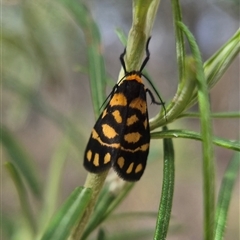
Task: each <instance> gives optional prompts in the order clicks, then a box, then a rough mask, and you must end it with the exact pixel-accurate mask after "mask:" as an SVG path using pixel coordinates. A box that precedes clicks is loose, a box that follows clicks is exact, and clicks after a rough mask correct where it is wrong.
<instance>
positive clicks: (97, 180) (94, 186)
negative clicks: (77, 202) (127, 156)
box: [69, 171, 108, 240]
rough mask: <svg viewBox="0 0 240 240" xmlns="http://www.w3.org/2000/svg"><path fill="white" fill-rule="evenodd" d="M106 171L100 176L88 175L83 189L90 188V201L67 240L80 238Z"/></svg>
mask: <svg viewBox="0 0 240 240" xmlns="http://www.w3.org/2000/svg"><path fill="white" fill-rule="evenodd" d="M107 174H108V171H105V172H103V173H100V174H94V173H88V175H87V179H86V182H85V184H84V187H85V188H90V189H91V190H92V196H91V200H90V202H89V204H88V206H87V207H86V209H85V213H84V215H83V217H82V218H81V219H80V221H79V223H78V224H77V226H76V228H75V229H74V231H73V234H72V236H71V237H70V239H69V240H79V239H81V237H82V234H83V231H84V229H85V227H86V224H87V223H88V221H89V218H90V216H91V214H92V212H93V209H94V206H95V204H96V201H97V199H98V196H99V192H100V190H101V189H102V186H103V183H104V181H105V179H106V177H107Z"/></svg>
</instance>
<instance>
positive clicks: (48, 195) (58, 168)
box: [39, 137, 71, 229]
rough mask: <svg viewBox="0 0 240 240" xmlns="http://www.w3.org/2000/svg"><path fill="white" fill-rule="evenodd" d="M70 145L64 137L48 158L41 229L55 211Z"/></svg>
mask: <svg viewBox="0 0 240 240" xmlns="http://www.w3.org/2000/svg"><path fill="white" fill-rule="evenodd" d="M70 146H71V144H70V142H69V139H68V138H66V137H64V139H63V140H62V141H61V143H60V144H59V146H58V147H57V149H56V150H55V153H54V155H53V157H52V159H51V160H50V166H49V173H48V180H47V181H46V182H47V185H46V187H45V192H44V196H45V197H44V203H43V206H42V210H41V213H40V216H39V223H40V226H43V227H40V228H41V229H45V228H46V224H47V223H48V222H49V219H50V218H51V216H52V215H53V213H54V212H55V211H56V207H57V203H58V197H59V188H60V183H61V178H62V171H63V167H64V164H65V162H66V159H67V155H68V153H69V148H70Z"/></svg>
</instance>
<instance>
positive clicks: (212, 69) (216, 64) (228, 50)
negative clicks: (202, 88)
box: [186, 30, 240, 109]
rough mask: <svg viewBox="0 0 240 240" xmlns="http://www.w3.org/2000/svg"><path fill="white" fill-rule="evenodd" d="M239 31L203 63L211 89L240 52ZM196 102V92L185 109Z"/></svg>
mask: <svg viewBox="0 0 240 240" xmlns="http://www.w3.org/2000/svg"><path fill="white" fill-rule="evenodd" d="M239 38H240V30H238V31H237V32H236V33H235V34H234V35H233V36H232V37H231V38H230V39H229V40H228V41H227V42H226V43H225V44H224V45H223V46H222V47H221V48H220V49H219V50H218V51H217V52H216V53H215V54H214V55H213V56H212V57H210V58H209V59H208V60H207V61H206V62H205V63H204V66H203V67H204V74H205V78H206V81H207V84H208V88H209V89H211V88H212V87H214V86H215V84H216V83H217V82H218V81H219V80H220V79H221V77H222V76H223V74H224V73H225V72H226V70H227V69H228V67H229V66H230V64H231V63H232V62H233V60H234V59H235V58H236V56H237V55H238V54H239V52H240V41H239ZM196 102H197V92H196V91H194V93H193V98H192V100H191V101H190V102H189V103H188V106H187V107H186V109H188V108H190V107H191V106H193V105H194V104H195V103H196Z"/></svg>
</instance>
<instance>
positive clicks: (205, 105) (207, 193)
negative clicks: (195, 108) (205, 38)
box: [178, 22, 215, 240]
mask: <svg viewBox="0 0 240 240" xmlns="http://www.w3.org/2000/svg"><path fill="white" fill-rule="evenodd" d="M178 25H179V27H180V28H181V29H182V31H183V32H184V34H185V35H186V37H187V40H188V42H189V45H190V49H191V52H192V54H193V57H194V59H195V62H196V70H195V71H196V79H197V83H198V84H197V85H198V103H199V111H200V121H201V134H202V139H203V142H202V143H203V144H202V153H203V184H204V185H203V191H204V239H205V240H212V239H213V237H214V215H215V166H214V154H213V132H212V123H211V116H210V104H209V96H208V86H207V81H206V79H205V75H204V70H203V64H202V59H201V53H200V51H199V49H198V46H197V44H196V41H195V39H194V37H193V35H192V34H191V32H190V31H189V30H188V29H187V27H186V26H185V25H184V24H183V23H181V22H179V24H178ZM193 71H194V69H193Z"/></svg>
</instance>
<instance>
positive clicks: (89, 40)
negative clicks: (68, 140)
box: [60, 0, 106, 118]
mask: <svg viewBox="0 0 240 240" xmlns="http://www.w3.org/2000/svg"><path fill="white" fill-rule="evenodd" d="M60 2H61V3H62V4H63V5H64V6H65V7H66V9H67V10H68V11H69V12H70V14H71V16H73V18H74V20H75V21H76V23H77V24H78V25H79V26H80V28H81V29H82V31H83V34H84V36H85V41H86V44H87V47H86V50H87V55H88V66H89V69H88V70H89V72H88V73H89V77H90V85H91V93H92V100H93V107H94V114H95V117H96V118H97V117H98V116H99V114H100V108H101V106H102V104H103V102H104V100H105V98H106V94H105V88H106V73H105V66H104V59H103V56H102V46H101V36H100V32H99V29H98V26H97V24H96V23H95V21H94V19H93V18H92V15H91V13H90V11H89V9H88V8H87V7H86V5H84V3H83V2H82V1H77V0H71V1H69V0H61V1H60Z"/></svg>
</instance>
